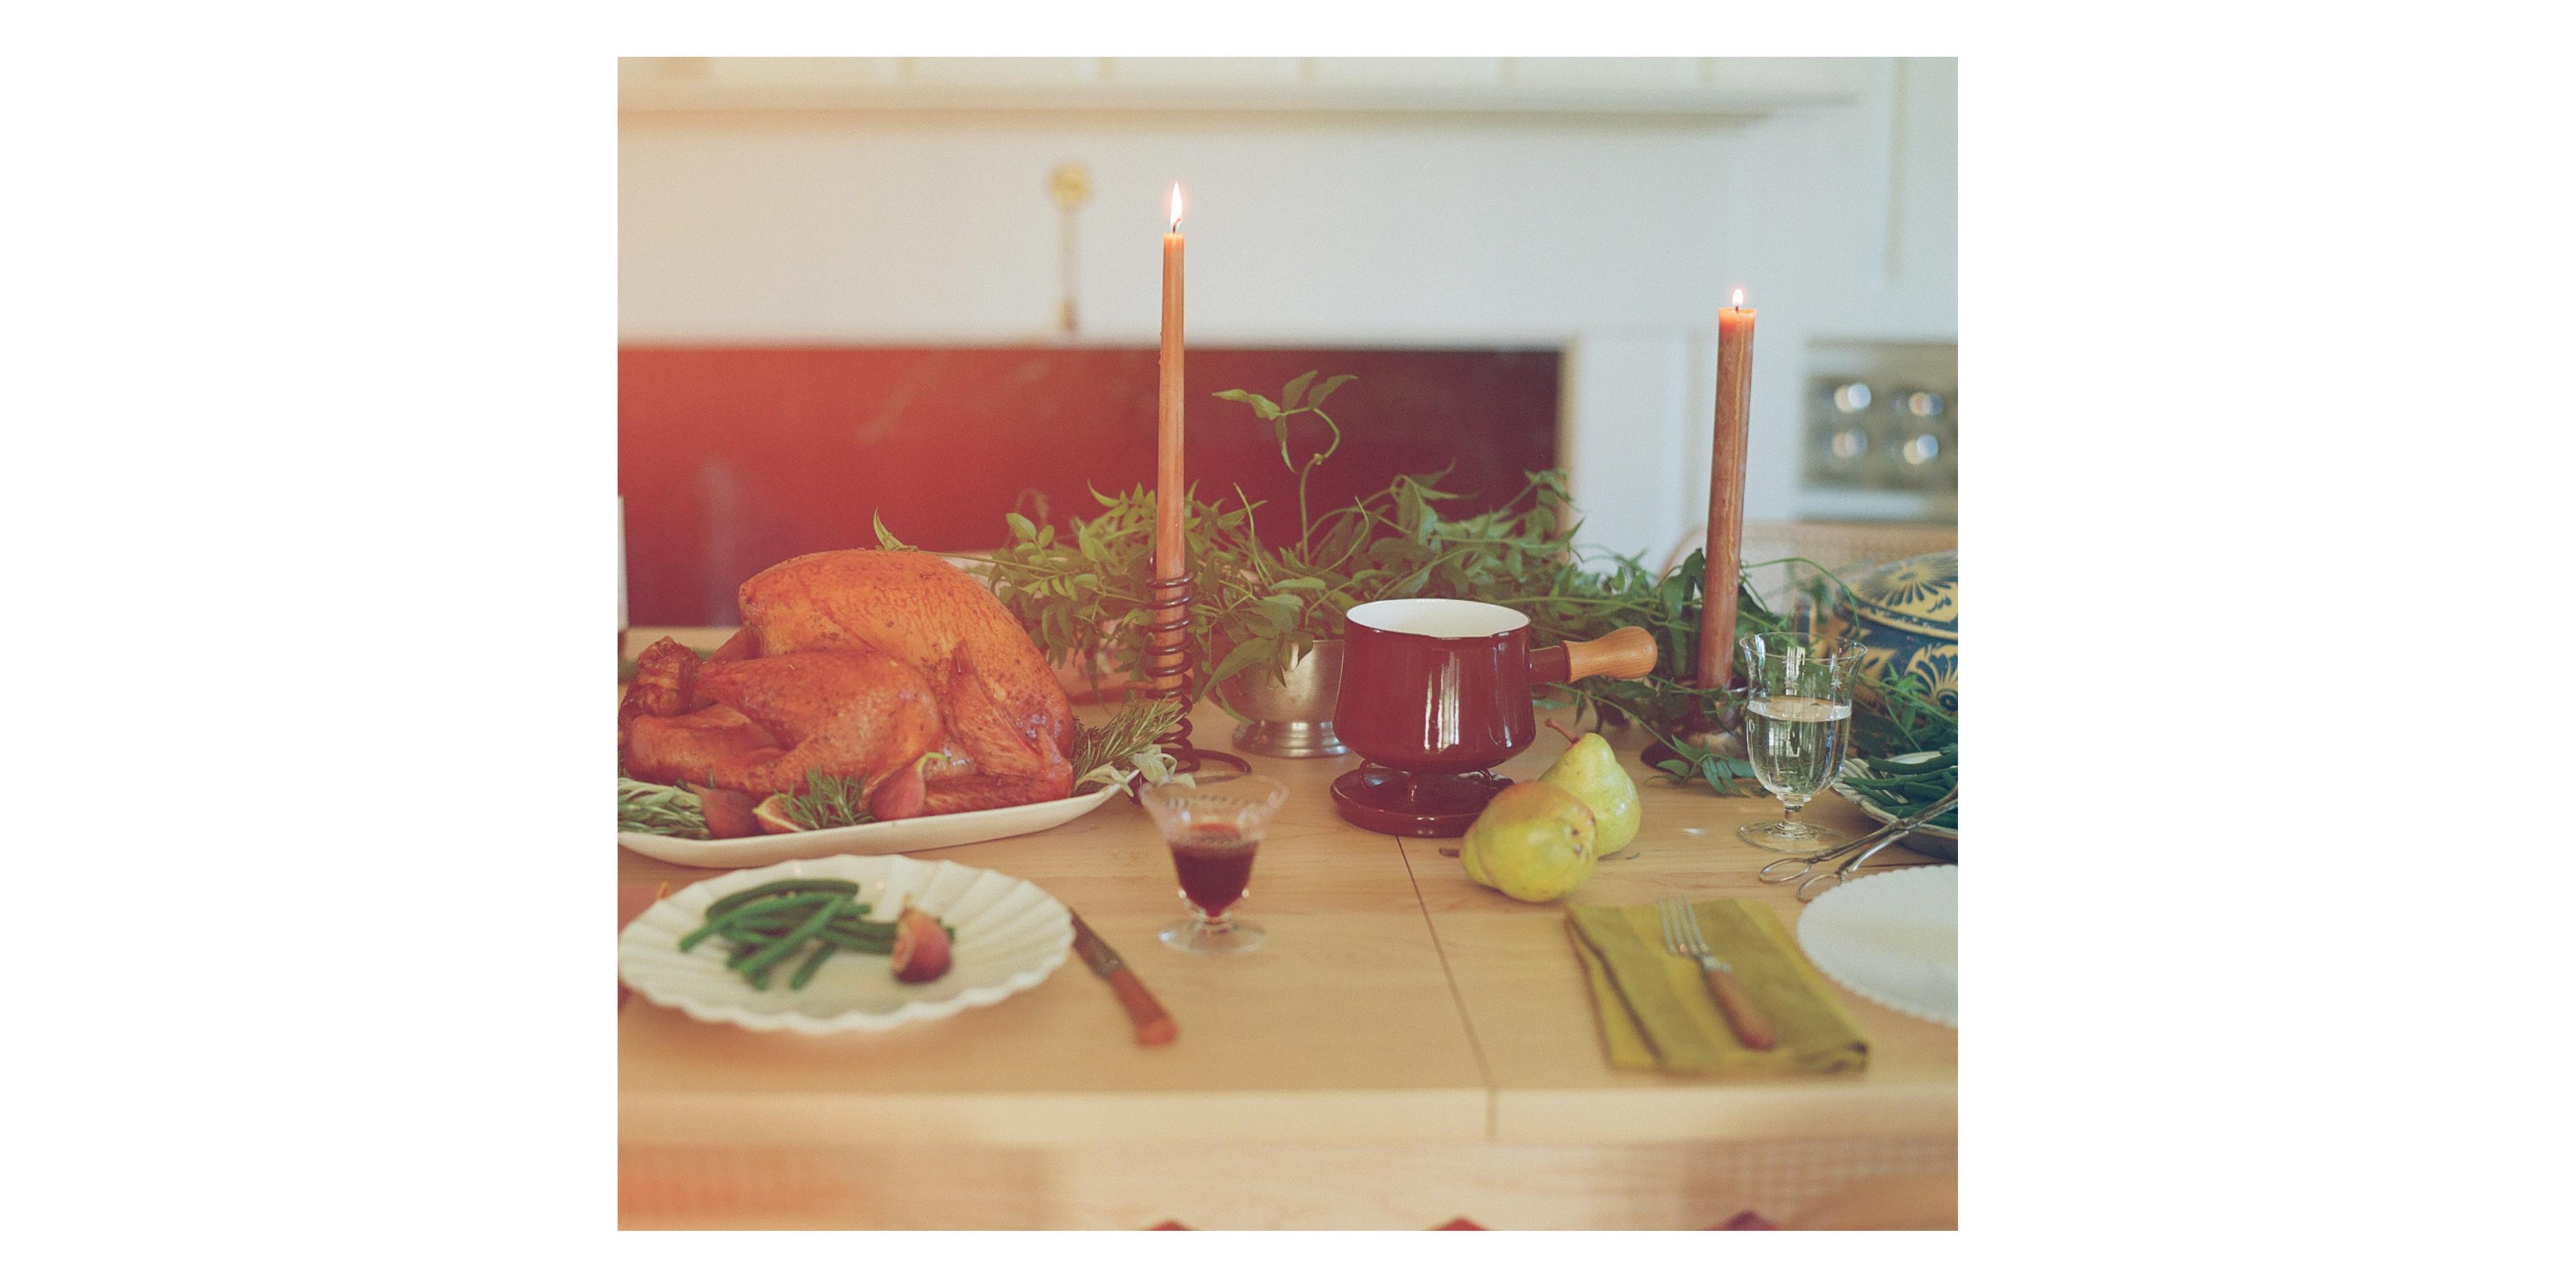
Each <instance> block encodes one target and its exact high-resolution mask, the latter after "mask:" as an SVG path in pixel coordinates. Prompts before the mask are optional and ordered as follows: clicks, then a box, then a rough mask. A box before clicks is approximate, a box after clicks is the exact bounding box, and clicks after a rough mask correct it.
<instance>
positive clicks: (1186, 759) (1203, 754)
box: [1144, 573, 1252, 774]
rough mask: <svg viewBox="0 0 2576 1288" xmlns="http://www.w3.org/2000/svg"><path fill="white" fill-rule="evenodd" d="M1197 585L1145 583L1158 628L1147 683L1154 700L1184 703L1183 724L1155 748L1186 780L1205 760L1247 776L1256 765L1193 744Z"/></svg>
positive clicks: (1150, 645)
mask: <svg viewBox="0 0 2576 1288" xmlns="http://www.w3.org/2000/svg"><path fill="white" fill-rule="evenodd" d="M1195 584H1196V579H1195V578H1193V577H1191V576H1190V575H1189V574H1187V573H1183V574H1182V575H1180V576H1178V577H1157V578H1154V579H1153V580H1151V581H1148V582H1146V583H1145V590H1146V605H1147V606H1148V607H1149V608H1151V609H1152V610H1153V613H1154V624H1153V625H1151V626H1148V627H1146V628H1145V665H1144V672H1145V683H1146V686H1147V687H1149V688H1151V689H1152V690H1153V691H1154V692H1155V693H1156V694H1170V695H1173V696H1175V697H1178V698H1180V699H1181V719H1180V723H1178V724H1175V725H1173V726H1172V727H1171V729H1170V730H1169V731H1167V732H1166V733H1164V735H1163V736H1162V737H1161V738H1160V739H1158V740H1157V742H1158V744H1159V745H1160V746H1161V747H1162V748H1163V750H1164V752H1166V753H1167V754H1169V755H1170V756H1171V758H1172V763H1173V764H1175V765H1177V766H1179V768H1180V772H1182V773H1184V774H1194V773H1197V772H1198V769H1199V764H1200V762H1202V761H1207V760H1214V761H1221V762H1223V763H1225V764H1228V765H1232V766H1234V767H1235V768H1236V769H1239V770H1242V771H1243V772H1245V773H1247V774H1248V773H1251V772H1252V762H1250V761H1248V760H1245V759H1243V758H1242V757H1240V756H1229V755H1227V754H1225V753H1224V752H1221V751H1201V750H1199V749H1198V748H1197V747H1195V746H1193V745H1191V743H1190V707H1189V689H1190V603H1191V601H1192V600H1194V599H1196V598H1197V593H1196V591H1195V589H1194V586H1195Z"/></svg>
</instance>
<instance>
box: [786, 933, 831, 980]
mask: <svg viewBox="0 0 2576 1288" xmlns="http://www.w3.org/2000/svg"><path fill="white" fill-rule="evenodd" d="M839 951H841V946H840V945H839V944H836V943H833V942H832V941H830V940H828V939H827V940H824V941H823V943H822V944H821V945H820V946H819V947H817V948H815V950H814V955H813V956H811V957H808V958H806V959H805V964H804V965H802V966H799V967H797V968H796V973H795V974H794V975H791V976H788V978H787V987H789V988H792V989H793V988H803V987H805V983H806V981H807V980H810V979H812V978H814V972H815V971H817V970H819V969H821V968H822V965H823V963H824V962H826V961H829V960H831V957H832V954H834V953H837V952H839Z"/></svg>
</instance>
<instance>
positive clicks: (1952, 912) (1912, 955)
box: [1798, 864, 1959, 1029]
mask: <svg viewBox="0 0 2576 1288" xmlns="http://www.w3.org/2000/svg"><path fill="white" fill-rule="evenodd" d="M1798 947H1799V948H1800V949H1802V950H1804V951H1805V953H1806V954H1807V960H1808V961H1811V962H1814V963H1815V964H1816V969H1817V970H1820V971H1823V972H1824V973H1825V976H1826V978H1828V979H1831V980H1832V981H1834V982H1835V983H1837V984H1840V985H1842V986H1843V987H1845V988H1848V989H1850V990H1851V991H1853V992H1855V993H1858V994H1860V995H1861V996H1863V997H1866V998H1868V999H1869V1000H1871V1001H1873V1002H1876V1003H1878V1004H1879V1005H1881V1006H1884V1007H1887V1008H1888V1009H1890V1010H1896V1011H1903V1012H1904V1013H1906V1014H1907V1015H1911V1016H1913V1017H1915V1018H1916V1019H1920V1020H1930V1021H1932V1022H1933V1023H1935V1024H1947V1025H1949V1026H1950V1027H1951V1028H1954V1029H1955V1028H1957V1027H1959V869H1957V868H1955V867H1952V866H1949V865H1947V864H1944V865H1941V866H1939V867H1921V868H1895V869H1891V870H1889V871H1886V872H1881V873H1879V874H1878V875H1877V876H1874V877H1862V878H1860V879H1858V880H1854V881H1847V882H1845V883H1843V884H1841V885H1838V886H1835V887H1834V888H1833V889H1831V890H1827V891H1826V892H1824V893H1823V894H1820V895H1817V896H1816V901H1815V902H1814V903H1811V904H1808V905H1807V910H1806V911H1805V912H1803V913H1800V914H1799V915H1798Z"/></svg>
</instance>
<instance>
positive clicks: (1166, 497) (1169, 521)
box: [1154, 183, 1189, 692]
mask: <svg viewBox="0 0 2576 1288" xmlns="http://www.w3.org/2000/svg"><path fill="white" fill-rule="evenodd" d="M1162 374H1163V387H1162V399H1161V403H1160V411H1159V415H1158V416H1157V417H1156V420H1155V430H1154V577H1155V579H1156V580H1162V581H1168V580H1170V579H1171V578H1174V577H1178V576H1180V575H1182V574H1183V573H1186V572H1188V571H1189V555H1188V551H1187V550H1186V548H1185V547H1184V546H1183V545H1182V541H1181V503H1182V495H1183V492H1184V490H1185V489H1186V487H1187V485H1186V484H1185V483H1183V482H1182V481H1181V185H1179V184H1177V183H1176V184H1173V185H1172V228H1171V231H1169V232H1167V233H1164V234H1163V370H1162ZM1184 612H1185V610H1182V609H1177V608H1172V609H1164V610H1162V611H1161V612H1159V613H1157V614H1156V615H1155V619H1154V624H1155V625H1156V626H1157V627H1168V626H1173V625H1176V624H1178V623H1179V621H1180V620H1181V618H1182V617H1183V616H1184ZM1161 642H1162V643H1164V644H1177V643H1180V642H1181V641H1180V640H1178V639H1175V638H1168V637H1166V638H1163V639H1162V640H1161ZM1186 682H1187V677H1186V676H1182V675H1173V676H1167V677H1164V678H1163V679H1162V681H1161V683H1160V684H1159V685H1157V686H1156V687H1158V688H1159V689H1161V690H1163V691H1165V692H1170V691H1174V690H1177V689H1179V688H1181V687H1182V685H1183V684H1185V683H1186Z"/></svg>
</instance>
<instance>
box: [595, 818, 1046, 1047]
mask: <svg viewBox="0 0 2576 1288" xmlns="http://www.w3.org/2000/svg"><path fill="white" fill-rule="evenodd" d="M813 877H837V878H839V879H841V880H843V881H851V882H856V883H857V885H858V887H859V898H860V899H861V900H863V901H865V902H866V903H868V904H869V905H870V910H869V912H868V914H867V915H868V917H869V919H871V920H875V921H891V920H893V919H894V915H895V914H896V913H897V912H900V911H901V910H902V908H903V906H904V903H905V901H906V900H907V899H909V900H910V901H911V903H912V905H913V906H914V907H917V908H919V909H921V910H922V911H924V912H927V913H929V914H931V915H932V916H935V917H937V918H939V919H940V920H942V921H945V922H947V923H949V924H950V925H953V926H955V927H956V928H957V942H956V946H955V950H954V956H953V957H951V959H950V963H949V967H948V973H947V974H945V975H942V976H940V977H939V978H937V979H934V980H932V981H930V982H929V983H926V984H904V983H898V982H897V981H896V980H895V977H894V969H893V964H892V963H891V962H890V961H888V959H886V958H883V957H878V956H875V955H872V954H867V953H849V952H845V953H838V954H835V955H833V956H832V957H831V958H830V959H828V960H826V961H825V962H824V963H823V965H822V967H821V968H820V969H818V970H816V971H815V972H814V978H813V979H811V980H809V981H807V982H806V985H805V987H803V988H801V989H791V988H789V987H787V976H788V974H789V973H790V972H788V971H780V972H778V973H776V974H774V975H772V976H771V977H770V983H769V987H768V988H767V989H766V990H763V989H755V988H753V987H752V986H751V985H750V983H749V982H748V981H746V980H744V979H743V977H742V976H740V975H737V974H735V973H734V972H733V970H732V969H731V968H729V967H727V966H726V965H725V945H724V943H723V941H722V938H721V937H719V936H710V937H709V938H707V939H706V940H704V941H702V942H700V943H698V944H697V945H695V946H694V947H692V948H691V949H690V950H689V951H688V952H685V953H683V952H681V951H680V940H681V939H682V938H683V937H685V936H687V935H688V934H689V932H691V931H693V930H696V929H697V928H698V927H699V926H700V925H702V924H704V923H705V921H706V910H707V906H708V905H709V904H712V903H714V902H715V901H716V900H718V899H721V898H723V897H725V896H726V895H728V894H731V893H733V892H734V891H736V890H748V889H750V888H751V887H753V886H757V885H765V884H767V883H769V882H772V881H785V880H790V879H797V878H813ZM1072 947H1073V914H1072V913H1070V912H1068V911H1066V909H1065V906H1064V905H1063V904H1062V903H1059V902H1057V901H1056V898H1055V896H1054V895H1051V894H1048V893H1047V892H1046V891H1044V890H1041V889H1039V888H1038V887H1037V886H1035V885H1032V884H1030V883H1029V882H1028V881H1025V880H1023V879H1021V878H1019V877H1012V876H1004V875H1002V874H1001V873H999V872H995V871H992V870H990V869H988V868H970V867H967V866H965V865H964V864H961V863H951V862H949V861H948V860H946V859H913V858H906V857H904V856H903V855H900V854H870V855H858V854H836V855H833V856H831V857H829V858H822V859H805V860H799V861H797V862H793V863H781V864H778V865H776V866H774V867H766V868H754V869H749V870H746V871H742V872H728V873H726V874H724V875H723V876H720V877H714V878H711V879H709V880H705V881H701V882H698V883H697V884H696V885H693V886H690V887H688V888H687V889H685V890H682V891H680V892H678V893H677V894H674V895H672V896H671V897H669V898H667V899H664V900H662V901H661V902H659V903H656V904H654V905H653V906H652V907H650V908H647V909H645V910H644V914H643V915H642V916H640V917H637V918H636V919H635V920H633V921H631V922H629V923H627V926H626V929H625V930H624V931H623V932H621V933H620V934H619V935H618V936H617V975H618V978H620V979H623V980H625V981H626V984H627V986H628V987H630V988H632V989H634V990H635V991H636V992H638V993H641V994H643V995H644V997H645V998H646V999H647V1000H649V1001H651V1002H653V1003H655V1004H656V1005H660V1006H670V1007H677V1008H678V1009H680V1010H682V1011H686V1012H688V1013H689V1015H691V1016H692V1017H694V1018H697V1019H701V1020H706V1021H709V1022H711V1023H723V1024H739V1025H741V1026H742V1027H744V1028H746V1029H763V1030H770V1029H788V1030H792V1031H794V1032H798V1033H841V1032H847V1031H849V1030H853V1029H890V1028H893V1027H895V1026H896V1025H898V1024H909V1023H911V1022H913V1021H915V1020H935V1019H940V1018H943V1017H945V1016H950V1015H955V1014H956V1013H957V1012H959V1011H962V1010H965V1009H966V1008H967V1007H970V1006H990V1005H992V1004H993V1003H995V1002H998V1001H1001V1000H1002V999H1003V998H1006V997H1009V996H1010V995H1011V994H1013V993H1017V992H1019V991H1021V990H1023V989H1028V988H1034V987H1036V986H1037V985H1038V984H1039V983H1040V982H1042V981H1044V980H1045V979H1046V977H1047V976H1049V975H1052V974H1054V973H1055V968H1056V967H1058V966H1061V965H1063V964H1064V959H1065V954H1066V953H1067V952H1069V951H1071V949H1072Z"/></svg>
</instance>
